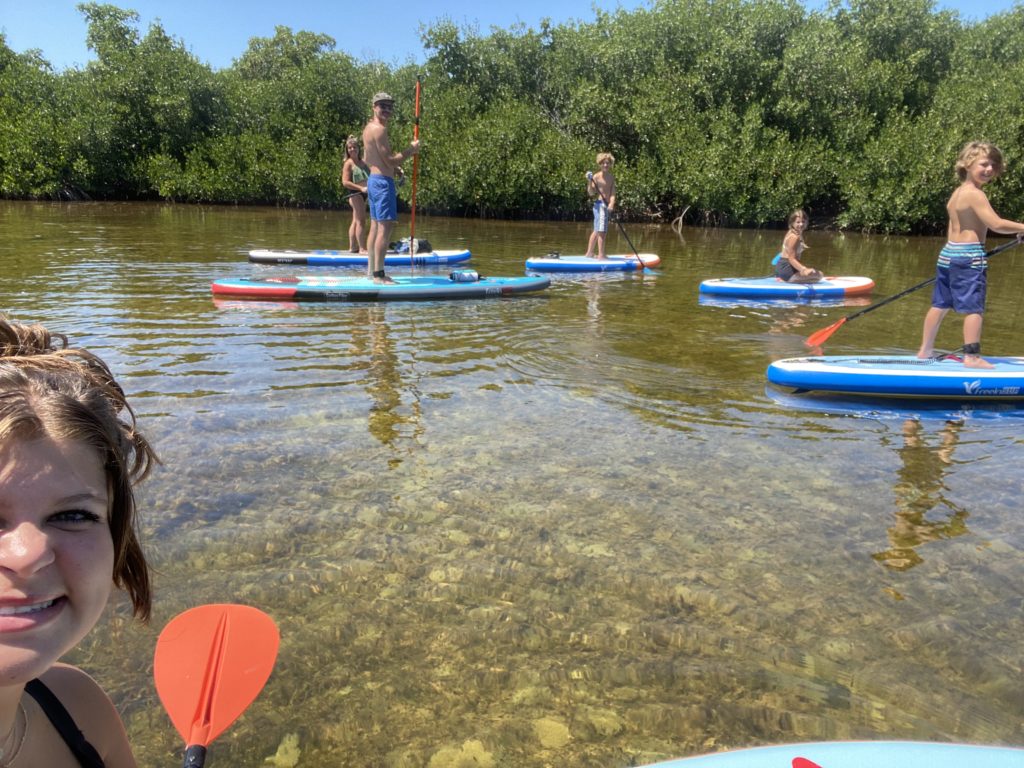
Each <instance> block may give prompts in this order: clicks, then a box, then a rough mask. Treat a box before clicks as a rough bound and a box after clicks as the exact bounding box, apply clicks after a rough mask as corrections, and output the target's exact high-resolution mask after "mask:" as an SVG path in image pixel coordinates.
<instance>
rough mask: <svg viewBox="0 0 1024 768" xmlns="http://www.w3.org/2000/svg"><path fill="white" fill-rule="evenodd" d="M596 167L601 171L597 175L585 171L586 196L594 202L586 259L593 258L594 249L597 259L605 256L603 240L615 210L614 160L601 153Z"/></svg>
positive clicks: (607, 154)
mask: <svg viewBox="0 0 1024 768" xmlns="http://www.w3.org/2000/svg"><path fill="white" fill-rule="evenodd" d="M597 165H598V167H599V168H600V169H601V170H599V171H598V172H597V173H593V172H591V171H587V194H588V195H590V196H591V197H593V198H596V199H595V200H594V231H593V232H591V233H590V239H589V240H588V241H587V253H586V257H587V258H588V259H591V258H593V257H594V249H595V247H596V249H597V258H599V259H603V258H606V256H605V250H604V245H605V238H606V235H607V234H608V218H609V217H610V216H611V215H612V212H613V211H614V210H615V176H614V175H613V174H612V166H613V165H615V158H614V157H613V156H612V154H611V153H610V152H601V153H599V154H598V156H597Z"/></svg>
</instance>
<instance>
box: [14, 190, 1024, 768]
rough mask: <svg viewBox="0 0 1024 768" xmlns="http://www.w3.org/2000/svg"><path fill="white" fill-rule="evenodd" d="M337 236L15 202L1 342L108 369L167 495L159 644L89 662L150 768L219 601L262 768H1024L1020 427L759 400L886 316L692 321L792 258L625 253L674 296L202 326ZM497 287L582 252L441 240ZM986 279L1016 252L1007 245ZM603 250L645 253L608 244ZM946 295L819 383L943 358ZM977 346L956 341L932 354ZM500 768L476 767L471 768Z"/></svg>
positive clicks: (995, 280)
mask: <svg viewBox="0 0 1024 768" xmlns="http://www.w3.org/2000/svg"><path fill="white" fill-rule="evenodd" d="M347 221H348V219H347V216H345V215H343V214H340V213H338V212H323V211H294V210H279V209H262V208H260V209H257V208H203V207H186V206H167V205H137V204H124V205H118V204H76V205H57V204H54V205H51V204H31V203H5V202H0V231H2V232H3V233H4V238H3V242H0V269H2V273H3V281H2V283H0V309H2V310H3V311H5V312H6V313H8V314H9V315H11V316H13V317H15V318H18V319H21V320H26V321H27V320H32V321H37V320H38V321H42V322H44V323H46V324H47V325H48V326H50V327H51V328H52V329H54V330H59V331H62V332H65V333H67V334H68V335H69V336H71V337H72V339H73V340H75V341H76V342H79V343H82V344H84V345H86V346H89V347H91V348H92V349H94V350H95V351H97V352H99V353H100V354H101V355H102V356H103V357H104V358H106V359H107V360H108V361H109V362H110V363H111V364H112V366H113V368H114V369H115V371H116V372H117V373H118V374H119V376H120V377H121V379H122V382H123V384H124V385H125V388H126V389H127V390H128V391H129V393H130V394H131V395H132V397H133V402H134V404H135V406H136V409H137V411H138V413H139V416H140V421H141V424H142V426H143V427H144V429H145V430H146V432H147V434H148V435H149V436H150V437H151V439H152V440H153V441H154V443H155V444H156V446H157V448H158V450H159V453H160V455H161V458H162V459H163V462H164V463H163V466H162V467H161V468H159V470H158V471H157V472H156V473H155V475H154V477H153V478H151V480H150V481H148V482H147V483H146V485H144V486H143V488H142V490H141V493H140V496H141V500H142V506H143V509H144V517H143V527H144V534H145V538H146V542H147V546H148V551H149V553H150V555H151V557H152V561H153V565H154V567H155V569H156V574H155V581H156V590H157V602H156V613H155V618H154V621H153V624H152V626H151V627H140V626H138V625H137V624H134V623H133V622H131V621H128V620H127V619H126V618H125V617H126V611H125V606H124V604H123V603H119V604H117V605H115V606H113V608H112V610H111V612H110V618H109V621H107V622H106V623H103V624H102V625H101V626H99V627H98V628H97V629H96V631H94V633H93V634H92V635H91V636H90V638H89V640H88V641H87V642H86V644H85V645H84V646H83V647H82V648H81V649H80V650H78V651H76V653H75V655H74V657H73V658H72V661H74V662H76V663H79V664H81V665H83V666H84V667H85V668H87V669H88V670H89V671H90V672H91V673H92V674H93V675H94V676H96V677H97V678H98V679H99V680H100V681H101V682H102V683H103V685H104V686H105V687H106V688H107V689H108V690H109V691H110V692H111V694H112V696H113V697H114V699H115V701H116V703H117V704H118V706H119V707H120V708H121V710H122V712H123V713H124V716H125V720H126V723H127V725H128V728H129V731H130V735H131V737H132V740H133V742H134V744H135V745H136V752H137V755H138V757H139V761H140V764H142V765H146V766H156V765H173V764H175V762H176V761H177V760H179V759H180V758H178V757H177V753H178V751H179V750H180V744H179V739H178V736H177V735H176V734H175V732H174V731H173V728H172V726H171V724H170V722H169V720H168V719H167V717H166V715H164V714H163V711H162V709H161V706H160V703H159V701H158V699H157V697H156V694H155V692H154V690H153V685H152V678H151V659H152V651H153V645H154V642H155V637H156V634H157V633H158V631H159V629H160V627H161V626H162V625H163V624H164V623H166V621H167V620H169V619H170V617H172V616H173V615H175V614H176V613H178V612H180V611H182V610H184V609H186V608H188V607H190V606H193V605H196V604H200V603H206V602H228V601H234V602H245V603H249V604H252V605H256V606H258V607H260V608H262V609H264V610H266V611H267V612H269V613H270V614H271V615H272V616H274V618H275V619H276V620H277V622H278V623H279V626H280V628H281V632H282V645H281V652H280V656H279V659H278V663H277V666H276V668H275V671H274V674H273V676H272V677H271V680H270V682H269V684H268V685H267V687H266V689H265V690H264V692H263V694H262V695H261V696H260V698H259V699H258V700H257V701H256V702H255V703H254V704H253V705H252V706H251V707H250V708H249V709H248V710H247V711H246V713H245V715H244V716H243V717H242V718H241V719H240V720H239V722H238V723H236V724H235V725H234V726H233V727H232V728H231V729H230V730H229V731H228V732H226V733H225V734H224V735H222V736H221V737H219V738H218V739H217V740H216V741H215V742H214V744H213V746H212V748H211V754H210V757H209V759H208V764H209V765H211V766H218V765H236V766H261V765H276V766H282V767H284V766H294V765H299V766H302V767H303V768H321V767H326V766H367V765H380V766H396V767H401V768H414V767H417V766H424V767H426V766H429V767H430V768H442V767H443V766H463V765H478V766H487V765H493V766H524V767H525V766H531V767H532V766H538V767H539V766H548V765H559V766H615V767H623V766H631V765H638V764H641V763H644V762H652V761H654V760H656V759H659V758H666V757H669V756H676V755H683V754H688V753H692V752H699V751H709V750H713V749H718V748H724V747H732V746H742V745H753V744H761V743H768V742H776V741H796V740H812V739H813V740H823V739H844V738H898V739H934V740H953V741H968V742H986V743H1005V744H1021V743H1024V696H1022V694H1021V690H1022V689H1021V686H1020V675H1021V668H1022V666H1024V641H1022V639H1021V638H1022V637H1024V611H1022V609H1024V589H1022V587H1021V584H1022V583H1024V558H1022V556H1021V555H1022V549H1024V519H1022V517H1021V514H1020V506H1021V505H1020V503H1019V496H1020V487H1021V470H1020V466H1021V461H1022V459H1024V446H1022V440H1021V437H1020V435H1021V425H1022V423H1024V422H1022V421H1021V418H1020V416H1019V414H1018V413H1017V412H1015V411H1014V412H992V411H980V412H977V413H973V412H965V413H964V414H962V415H963V416H964V418H963V419H962V420H960V421H957V422H956V423H952V424H951V423H948V422H947V420H946V418H945V417H946V416H948V415H949V414H944V413H939V414H930V413H927V412H922V413H918V412H917V411H915V410H914V408H913V407H912V406H907V405H906V404H899V407H898V408H897V407H887V406H883V407H876V408H866V409H861V410H853V411H848V412H844V411H842V410H838V409H836V408H826V409H824V410H822V409H821V405H820V404H819V403H814V402H810V401H809V402H806V404H804V401H799V400H797V401H794V400H792V399H787V398H785V397H783V396H780V393H776V392H773V391H772V390H769V389H766V386H765V378H764V370H765V367H766V366H767V364H768V363H769V362H770V361H771V360H773V359H777V358H780V357H790V356H796V355H800V354H802V353H803V352H804V349H805V348H804V346H803V343H802V342H803V339H804V338H805V337H806V336H807V335H808V334H810V333H811V332H812V331H815V330H818V329H820V328H822V327H825V326H827V325H829V324H831V323H832V322H834V321H835V320H837V319H838V318H839V317H841V316H843V315H844V314H847V313H850V312H852V311H854V307H856V306H863V303H860V304H857V303H855V302H849V303H847V304H846V305H843V304H838V305H837V304H834V303H833V304H831V305H809V304H790V305H783V306H772V305H766V304H756V303H750V304H743V305H729V304H725V305H701V304H700V303H699V302H698V294H697V286H698V284H699V282H700V280H702V279H705V278H708V277H726V276H738V275H754V274H766V273H767V271H768V266H767V262H768V259H770V257H771V255H772V254H773V253H774V252H775V250H776V248H777V246H778V243H779V242H780V241H781V235H782V233H781V232H779V231H762V232H750V231H731V230H708V231H705V230H684V231H683V233H682V235H677V234H676V233H675V232H673V231H672V230H671V228H669V227H668V226H643V225H628V226H627V231H628V233H629V236H630V238H631V239H632V240H633V242H634V244H635V245H636V246H637V248H639V249H640V250H642V251H648V252H656V253H658V254H660V255H661V257H662V267H661V268H660V269H659V270H658V271H657V274H650V275H633V274H626V275H606V276H593V277H587V276H555V277H554V278H553V282H552V286H551V288H550V289H548V290H547V291H545V292H543V293H541V294H538V295H535V296H524V297H517V298H512V299H498V300H479V301H465V302H448V303H445V302H431V303H422V304H421V303H412V304H392V305H386V304H381V305H367V304H350V305H346V304H299V305H287V304H270V303H260V302H215V301H214V300H213V299H212V297H211V295H210V291H209V283H210V281H211V280H213V279H215V278H218V277H230V276H249V275H253V274H271V273H273V274H285V273H288V272H296V271H301V272H311V271H316V269H314V268H298V269H297V268H295V267H291V268H289V267H276V266H275V267H262V266H256V265H250V264H249V263H247V262H246V259H245V252H246V251H247V250H248V249H249V248H257V247H275V248H286V247H287V248H299V249H302V248H317V247H338V246H344V245H345V243H344V242H342V241H341V239H340V238H339V236H338V235H339V233H340V232H341V231H342V229H344V228H345V227H347ZM417 234H418V235H419V236H422V237H426V238H428V239H429V240H430V241H431V242H432V243H433V244H434V245H435V246H436V247H439V248H453V247H458V246H462V245H468V246H469V247H470V248H471V249H472V251H473V253H474V260H473V262H472V264H473V267H474V268H475V269H477V270H478V271H480V272H481V273H482V274H485V275H518V274H522V272H523V261H524V260H525V259H526V258H527V257H528V256H531V255H539V254H543V253H546V252H548V251H552V250H558V251H561V252H562V253H579V252H582V250H583V248H584V246H585V244H586V239H587V234H588V231H587V225H586V224H583V223H581V224H565V223H557V224H555V223H533V222H495V221H477V220H464V219H443V218H431V217H418V218H417ZM807 239H808V243H809V245H810V246H811V247H810V249H809V251H808V257H807V260H808V261H809V262H810V263H812V264H813V265H815V266H819V267H822V268H824V269H825V271H826V272H829V273H833V274H853V275H858V274H863V275H868V276H871V277H873V278H874V279H875V281H876V283H877V285H878V290H877V292H876V294H875V296H874V299H873V300H877V299H880V298H883V297H884V296H886V295H891V294H893V293H896V292H897V291H899V290H902V289H903V288H906V287H908V286H909V285H913V284H914V283H917V282H919V281H920V280H922V279H924V278H925V277H927V276H929V275H930V274H931V271H932V268H933V267H932V265H933V263H934V257H935V253H936V251H937V248H938V246H939V245H940V241H939V240H938V239H935V238H880V237H863V236H849V235H847V236H842V235H836V234H832V233H821V232H812V233H810V234H809V235H808V238H807ZM995 242H999V241H997V240H994V243H995ZM610 244H611V250H612V251H615V252H623V251H625V250H627V246H626V243H625V241H624V240H622V239H621V238H620V237H619V236H618V235H617V234H616V233H612V234H611V235H610ZM998 259H999V261H998V262H997V261H996V260H995V259H994V260H993V264H992V270H991V277H990V294H989V305H988V308H989V313H988V321H987V325H986V329H985V337H984V338H985V349H986V350H987V351H990V352H992V353H1002V354H1020V353H1021V351H1022V350H1021V348H1020V344H1019V333H1018V332H1019V329H1020V327H1021V323H1022V320H1024V318H1022V317H1021V312H1022V309H1021V306H1020V303H1019V299H1018V297H1019V295H1020V288H1019V286H1020V279H1019V277H1018V275H1019V266H1018V265H1019V264H1020V260H1021V259H1024V249H1020V250H1009V251H1007V252H1006V253H1005V254H1001V255H1000V256H999V257H998ZM927 305H928V291H927V290H924V291H920V292H918V293H917V294H914V295H912V296H909V297H907V298H905V299H901V300H900V301H897V302H894V303H893V304H891V305H888V306H886V307H884V308H881V309H879V310H878V311H877V312H873V313H871V314H868V315H864V316H862V317H861V318H859V319H857V320H856V321H855V322H850V323H848V324H847V325H845V326H843V328H842V329H841V330H840V331H839V332H838V333H837V334H836V335H835V336H833V337H832V339H831V340H830V342H829V344H828V348H827V350H826V351H827V352H828V353H832V354H842V353H846V352H857V351H860V352H873V353H885V352H909V351H912V350H914V349H915V348H916V345H917V342H918V336H919V332H920V321H921V318H922V316H923V313H924V311H925V309H926V307H927ZM940 343H942V344H944V345H946V347H947V348H953V347H956V346H958V344H959V343H960V341H959V323H958V322H957V320H956V319H955V318H953V317H951V318H949V319H948V320H947V324H946V326H945V327H944V328H943V330H942V334H941V335H940ZM474 761H475V762H474Z"/></svg>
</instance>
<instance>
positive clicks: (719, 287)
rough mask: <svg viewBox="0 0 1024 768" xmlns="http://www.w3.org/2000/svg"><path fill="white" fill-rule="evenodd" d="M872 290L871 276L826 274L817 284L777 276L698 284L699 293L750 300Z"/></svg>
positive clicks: (832, 296) (833, 296)
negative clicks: (787, 280) (782, 278)
mask: <svg viewBox="0 0 1024 768" xmlns="http://www.w3.org/2000/svg"><path fill="white" fill-rule="evenodd" d="M874 289H875V281H874V280H872V279H871V278H870V277H826V278H825V279H823V280H820V281H818V282H817V283H787V282H785V281H784V280H779V279H778V278H776V277H718V278H715V279H713V280H705V281H704V282H702V283H701V284H700V292H701V293H705V294H709V295H712V296H733V297H739V298H749V299H802V300H808V299H836V298H842V297H844V296H863V295H866V294H869V293H871V292H872V291H873V290H874Z"/></svg>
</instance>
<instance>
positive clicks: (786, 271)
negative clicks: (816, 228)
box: [772, 208, 822, 283]
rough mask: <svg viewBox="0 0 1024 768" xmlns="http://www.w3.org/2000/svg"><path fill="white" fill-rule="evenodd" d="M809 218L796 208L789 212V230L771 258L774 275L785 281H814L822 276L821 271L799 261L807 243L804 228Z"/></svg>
mask: <svg viewBox="0 0 1024 768" xmlns="http://www.w3.org/2000/svg"><path fill="white" fill-rule="evenodd" d="M809 223H810V219H809V218H808V217H807V212H806V211H804V210H803V209H802V208H798V209H797V210H795V211H793V212H792V213H791V214H789V231H788V232H787V233H786V236H785V237H784V238H783V239H782V250H781V251H779V253H778V254H776V256H775V258H774V259H772V264H773V265H775V276H776V277H777V278H778V279H779V280H784V281H785V282H787V283H816V282H818V281H819V280H821V278H822V274H821V272H819V271H818V270H816V269H814V268H813V267H808V266H806V265H804V264H801V263H800V257H801V256H803V253H804V249H805V248H806V247H807V244H806V243H804V230H805V229H807V225H808V224H809Z"/></svg>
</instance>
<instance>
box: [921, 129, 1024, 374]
mask: <svg viewBox="0 0 1024 768" xmlns="http://www.w3.org/2000/svg"><path fill="white" fill-rule="evenodd" d="M1002 172H1003V153H1002V152H1000V151H999V147H997V146H995V145H994V144H989V143H987V142H982V141H972V142H970V143H968V144H966V145H964V148H963V149H961V150H960V155H959V156H958V157H957V160H956V175H957V178H959V180H960V186H959V187H957V188H956V189H955V190H953V194H952V195H950V198H949V201H948V202H947V203H946V211H947V212H948V213H949V232H948V235H947V238H946V239H947V242H946V245H945V246H944V247H943V249H942V251H941V252H940V253H939V260H938V264H937V266H936V268H935V288H934V289H933V291H932V306H931V309H929V310H928V313H927V314H926V315H925V318H924V331H923V333H922V336H921V348H920V349H919V350H918V352H917V356H918V357H921V358H927V357H930V356H931V355H932V352H933V350H934V347H935V337H936V336H937V335H938V332H939V325H940V324H941V323H942V319H943V318H944V317H945V316H946V313H947V312H949V310H950V309H952V310H954V311H955V312H958V313H960V314H963V315H966V316H965V317H964V365H965V366H966V367H968V368H993V367H994V366H993V365H992V364H991V363H990V362H988V361H987V360H985V359H984V358H982V357H981V326H982V315H983V314H984V312H985V290H986V287H987V282H986V274H985V273H986V269H987V267H988V263H987V262H988V260H987V259H986V257H985V236H986V235H987V234H988V230H990V229H991V230H992V231H993V232H999V233H1000V234H1004V235H1013V234H1015V235H1017V238H1018V239H1019V240H1024V224H1021V223H1019V222H1016V221H1010V220H1008V219H1004V218H1001V217H1000V216H999V214H997V213H996V212H995V211H994V210H993V209H992V206H991V204H990V203H989V201H988V197H986V196H985V193H984V192H983V191H982V189H981V188H982V187H983V186H984V185H985V184H988V183H989V182H990V181H992V180H993V179H995V178H996V177H998V176H999V174H1001V173H1002Z"/></svg>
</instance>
